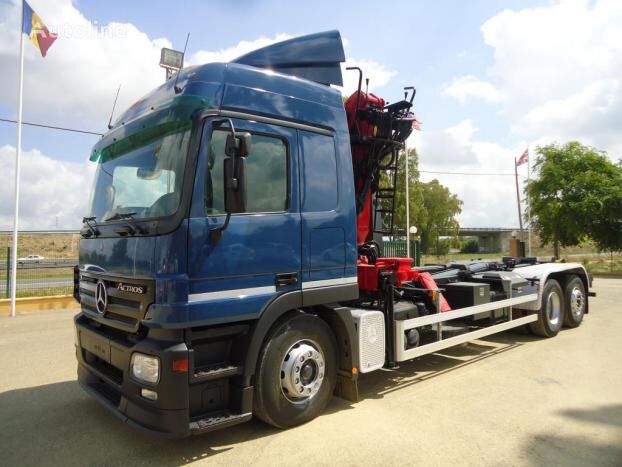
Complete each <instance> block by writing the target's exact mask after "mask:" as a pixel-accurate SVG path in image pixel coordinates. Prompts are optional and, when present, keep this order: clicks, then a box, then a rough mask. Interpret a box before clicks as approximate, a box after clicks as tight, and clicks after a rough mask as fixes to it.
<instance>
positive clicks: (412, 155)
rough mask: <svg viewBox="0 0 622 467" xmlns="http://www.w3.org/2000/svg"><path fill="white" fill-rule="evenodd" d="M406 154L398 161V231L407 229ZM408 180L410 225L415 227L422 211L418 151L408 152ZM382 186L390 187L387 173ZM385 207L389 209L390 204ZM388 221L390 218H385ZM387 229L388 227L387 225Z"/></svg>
mask: <svg viewBox="0 0 622 467" xmlns="http://www.w3.org/2000/svg"><path fill="white" fill-rule="evenodd" d="M405 154H406V153H405V152H403V151H402V152H400V155H399V158H398V161H397V167H398V169H397V181H396V192H395V220H394V222H395V227H396V228H397V229H400V230H402V229H407V226H406V157H405ZM408 178H409V181H408V183H409V187H408V188H409V189H408V191H409V194H410V206H409V208H410V224H411V225H415V220H416V218H417V216H418V214H419V211H420V210H421V205H422V200H421V193H420V192H419V190H418V189H417V185H418V183H419V156H418V155H417V150H416V149H414V148H413V149H409V150H408ZM380 185H381V186H389V179H388V177H387V175H386V173H383V174H382V177H381V182H380ZM384 204H385V207H386V208H389V206H388V202H385V203H384ZM385 221H388V218H385ZM385 227H386V228H388V225H386V223H385Z"/></svg>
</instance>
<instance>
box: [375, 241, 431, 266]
mask: <svg viewBox="0 0 622 467" xmlns="http://www.w3.org/2000/svg"><path fill="white" fill-rule="evenodd" d="M407 251H408V250H407V245H406V240H385V241H383V242H382V256H389V257H397V258H407V257H408V255H407ZM410 257H411V258H412V259H414V260H415V265H416V266H420V262H421V242H420V241H419V240H410Z"/></svg>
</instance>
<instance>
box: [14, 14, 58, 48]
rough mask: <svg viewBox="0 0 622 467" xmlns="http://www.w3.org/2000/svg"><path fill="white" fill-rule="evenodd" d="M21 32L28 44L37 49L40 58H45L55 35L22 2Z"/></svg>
mask: <svg viewBox="0 0 622 467" xmlns="http://www.w3.org/2000/svg"><path fill="white" fill-rule="evenodd" d="M22 31H23V32H24V33H25V34H26V35H27V36H28V38H29V39H30V42H32V43H33V44H34V45H35V47H37V48H38V49H39V51H40V52H41V56H42V57H45V54H47V52H48V49H49V48H50V47H51V45H52V44H53V43H54V41H55V40H56V38H57V35H56V34H54V33H53V32H50V31H49V30H48V28H47V26H46V25H45V24H44V23H43V21H42V20H41V18H39V15H38V14H36V13H35V12H34V11H33V10H32V8H30V5H28V3H27V2H24V22H23V24H22Z"/></svg>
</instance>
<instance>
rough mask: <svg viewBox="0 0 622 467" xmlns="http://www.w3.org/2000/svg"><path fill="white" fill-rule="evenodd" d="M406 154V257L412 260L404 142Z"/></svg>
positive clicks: (406, 147)
mask: <svg viewBox="0 0 622 467" xmlns="http://www.w3.org/2000/svg"><path fill="white" fill-rule="evenodd" d="M404 153H405V154H406V256H407V257H408V258H410V230H409V229H410V199H409V198H410V196H409V195H408V146H407V145H406V141H404Z"/></svg>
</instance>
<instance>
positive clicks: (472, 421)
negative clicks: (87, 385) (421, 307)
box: [0, 279, 622, 466]
mask: <svg viewBox="0 0 622 467" xmlns="http://www.w3.org/2000/svg"><path fill="white" fill-rule="evenodd" d="M596 290H597V292H598V294H599V296H598V298H596V299H594V300H593V302H592V313H590V314H589V315H588V316H587V317H586V321H585V322H584V323H583V325H582V326H581V327H580V328H578V329H575V330H565V331H563V332H562V333H561V334H559V335H558V336H557V337H556V338H554V339H548V340H538V339H535V338H532V337H529V336H526V335H523V334H520V333H507V334H503V335H501V336H497V337H494V338H492V339H489V340H480V341H477V342H476V343H471V344H468V345H464V346H461V347H458V348H454V349H453V350H448V351H445V352H443V354H437V355H430V356H426V357H423V358H420V359H419V360H416V361H414V362H411V363H408V364H405V365H402V367H401V368H400V369H399V370H397V371H392V372H389V371H380V372H375V373H371V374H370V375H366V376H364V377H363V380H362V384H361V386H362V395H363V398H362V401H361V402H359V403H357V404H350V403H348V402H345V401H342V400H340V399H336V398H334V399H333V400H332V402H331V404H330V406H329V409H328V411H327V413H326V414H325V415H323V416H322V417H320V418H318V419H316V420H314V421H312V422H310V423H307V424H306V425H303V426H300V427H297V428H295V429H291V430H288V431H279V430H274V429H272V428H269V427H267V426H265V425H263V424H262V423H260V422H257V421H253V422H251V423H248V424H245V425H240V426H238V427H235V428H232V429H229V430H228V431H221V432H217V433H213V434H207V435H205V436H201V437H195V438H190V439H187V440H182V441H176V442H169V441H160V440H154V439H150V438H147V437H144V436H143V435H141V434H139V433H136V432H134V431H133V430H131V429H130V428H128V427H126V426H125V425H123V424H122V423H120V422H119V421H118V420H117V419H116V418H114V417H113V416H111V415H110V414H108V413H107V412H106V411H104V409H102V408H100V407H99V406H98V405H97V404H96V403H95V402H94V401H92V400H91V399H90V398H89V397H87V396H86V395H85V394H83V393H82V391H81V390H80V388H79V387H78V386H77V384H76V382H75V362H74V357H73V337H72V329H71V317H72V315H73V312H72V311H69V310H68V311H64V312H56V313H52V312H50V313H43V314H30V315H21V316H18V317H17V318H14V319H11V318H0V356H1V357H0V375H2V378H0V433H1V436H0V453H2V454H1V455H2V458H1V460H0V463H1V464H3V465H40V464H44V465H180V464H188V463H197V464H206V465H249V464H257V465H271V466H272V465H296V466H306V465H379V466H386V465H456V466H458V465H459V466H463V465H477V466H480V465H531V466H544V465H546V466H548V465H564V466H585V465H590V466H599V465H610V466H613V465H622V365H621V362H622V345H621V344H622V340H621V338H620V336H622V313H621V311H622V310H621V309H620V303H621V302H622V280H619V279H599V280H598V281H597V285H596Z"/></svg>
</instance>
